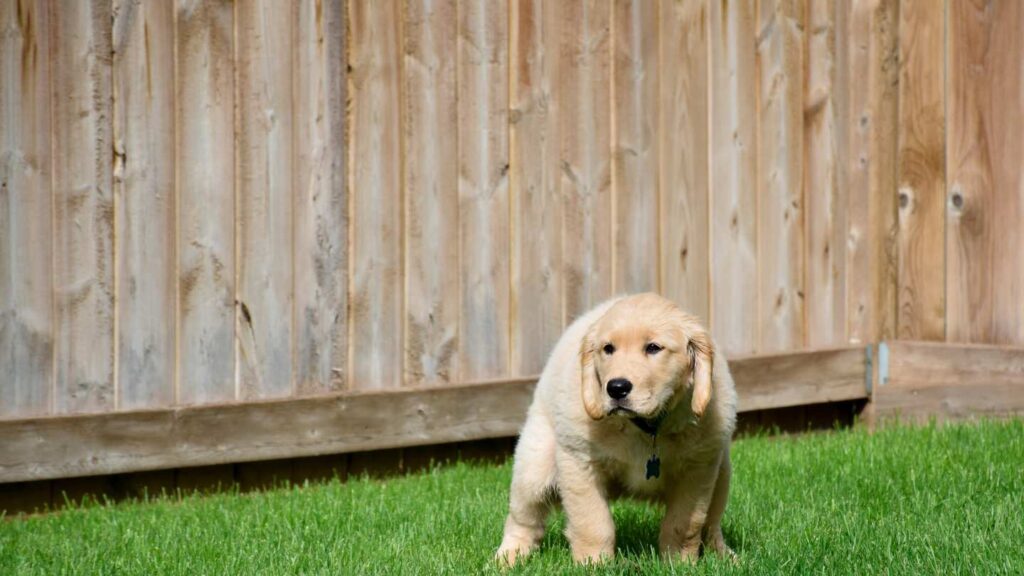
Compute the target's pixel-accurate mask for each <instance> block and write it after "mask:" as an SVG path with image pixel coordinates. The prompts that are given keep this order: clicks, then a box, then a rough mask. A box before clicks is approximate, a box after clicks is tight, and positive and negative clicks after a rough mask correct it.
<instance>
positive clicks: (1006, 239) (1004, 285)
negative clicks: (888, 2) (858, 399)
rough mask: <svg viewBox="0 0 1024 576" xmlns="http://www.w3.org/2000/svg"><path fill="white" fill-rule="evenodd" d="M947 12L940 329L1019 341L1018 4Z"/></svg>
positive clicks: (957, 5) (1023, 264) (956, 6)
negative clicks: (944, 306)
mask: <svg viewBox="0 0 1024 576" xmlns="http://www.w3.org/2000/svg"><path fill="white" fill-rule="evenodd" d="M949 15H950V22H949V80H948V84H947V89H946V93H947V94H948V95H949V102H948V110H949V138H948V143H947V145H948V149H947V154H948V156H947V158H948V160H947V162H948V164H947V166H948V170H949V184H948V186H949V190H948V195H949V201H948V205H949V208H948V210H949V212H948V216H947V218H948V220H947V226H948V234H947V236H946V239H947V244H946V254H947V255H948V256H947V257H948V266H947V270H946V297H947V299H948V301H947V303H948V317H947V322H948V325H947V327H948V331H947V336H948V338H949V340H952V341H957V342H976V343H978V342H984V343H997V344H1024V305H1022V303H1024V280H1022V278H1024V250H1022V249H1021V247H1022V246H1024V230H1022V227H1021V222H1024V171H1022V170H1021V165H1022V160H1024V143H1022V142H1021V137H1020V136H1021V134H1024V116H1022V114H1021V110H1022V109H1024V69H1022V67H1021V62H1022V60H1024V36H1022V34H1021V30H1022V29H1024V4H1022V3H1021V2H1014V1H1012V0H999V1H995V2H989V3H985V4H978V3H976V2H965V1H962V0H955V1H953V2H951V4H950V10H949Z"/></svg>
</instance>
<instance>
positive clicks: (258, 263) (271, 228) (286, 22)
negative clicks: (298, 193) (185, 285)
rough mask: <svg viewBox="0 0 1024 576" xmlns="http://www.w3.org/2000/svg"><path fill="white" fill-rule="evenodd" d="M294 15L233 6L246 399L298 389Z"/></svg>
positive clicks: (264, 6)
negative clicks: (295, 350)
mask: <svg viewBox="0 0 1024 576" xmlns="http://www.w3.org/2000/svg"><path fill="white" fill-rule="evenodd" d="M293 15H294V10H293V8H292V6H290V5H289V3H288V2H279V1H278V0H242V1H239V2H238V3H237V4H235V20H236V22H235V41H236V42H237V47H236V59H235V94H236V105H237V110H238V114H237V119H236V121H237V125H236V131H235V133H236V140H235V144H236V146H237V147H238V152H237V154H236V158H237V166H236V167H235V188H236V190H237V192H236V193H237V203H238V206H237V210H236V215H237V218H238V220H237V222H236V223H235V234H236V238H235V242H236V254H237V256H238V262H237V268H238V273H237V282H238V285H237V286H236V294H237V296H236V298H235V299H236V301H237V302H236V306H238V308H239V309H238V310H236V313H235V318H236V324H235V342H236V346H235V360H236V364H237V373H236V375H235V377H236V378H237V379H238V382H237V386H238V390H239V397H240V398H243V399H244V398H265V397H280V396H289V395H291V393H292V247H293V246H292V225H293V222H292V205H293V200H294V196H293V194H292V184H293V181H294V180H293V177H294V175H293V163H292V159H293V149H292V142H293V136H294V134H293V131H292V121H293V114H294V113H293V110H294V107H293V101H292V70H293V69H294V68H293V61H292V49H293V37H292V32H293V23H292V16H293Z"/></svg>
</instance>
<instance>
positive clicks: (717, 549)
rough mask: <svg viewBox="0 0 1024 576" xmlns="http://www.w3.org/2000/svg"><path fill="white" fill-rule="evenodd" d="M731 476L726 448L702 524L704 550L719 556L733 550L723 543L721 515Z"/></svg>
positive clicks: (727, 495)
mask: <svg viewBox="0 0 1024 576" xmlns="http://www.w3.org/2000/svg"><path fill="white" fill-rule="evenodd" d="M731 477H732V464H731V463H730V462H729V451H728V449H726V452H725V457H724V458H723V459H722V464H721V467H720V468H719V469H718V479H717V480H716V481H715V492H714V494H713V495H712V496H711V505H710V506H709V507H708V520H707V524H705V525H704V535H703V536H704V538H703V539H704V550H705V551H711V552H714V553H715V554H718V555H719V556H724V557H729V558H731V557H733V556H735V554H733V551H732V550H730V549H729V546H728V545H726V543H725V538H724V537H723V536H722V515H723V514H724V513H725V503H726V501H727V500H728V498H729V480H730V478H731Z"/></svg>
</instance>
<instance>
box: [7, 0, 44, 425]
mask: <svg viewBox="0 0 1024 576" xmlns="http://www.w3.org/2000/svg"><path fill="white" fill-rule="evenodd" d="M49 23H50V7H49V2H48V1H45V0H34V1H31V2H4V3H3V5H2V6H0V366H3V367H4V369H3V372H4V377H3V378H2V379H0V418H7V417H15V416H32V415H36V414H45V413H47V412H48V411H49V410H50V401H51V388H52V386H53V338H54V332H53V230H52V218H51V213H52V208H53V194H52V189H51V181H50V176H51V158H52V157H51V139H50V110H51V103H50V58H49V54H50V24H49Z"/></svg>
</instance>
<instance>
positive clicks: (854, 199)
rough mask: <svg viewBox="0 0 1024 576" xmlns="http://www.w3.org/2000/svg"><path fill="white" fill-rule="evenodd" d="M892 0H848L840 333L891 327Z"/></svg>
mask: <svg viewBox="0 0 1024 576" xmlns="http://www.w3.org/2000/svg"><path fill="white" fill-rule="evenodd" d="M897 29H898V22H897V2H896V1H895V0H853V1H852V6H851V8H850V14H849V30H850V34H849V36H848V42H849V46H848V54H847V58H848V66H849V73H848V82H849V88H848V93H849V95H848V97H849V102H848V108H847V118H846V119H844V123H845V124H846V128H845V131H846V137H847V138H848V139H849V141H848V143H847V145H846V146H845V149H846V159H845V162H846V163H847V168H846V171H845V178H846V183H845V184H846V186H847V191H848V194H847V201H848V204H847V206H846V211H847V217H848V231H847V234H848V239H847V255H846V294H847V302H846V304H847V339H848V340H849V341H850V342H873V341H877V340H881V339H886V338H891V337H892V336H893V334H895V330H896V261H895V241H896V240H895V232H896V226H897V224H896V194H895V193H894V191H895V190H896V151H897V139H896V125H897V106H896V104H897V97H898V77H899V70H898V66H897V61H896V59H897V57H898V54H897V52H898V42H897Z"/></svg>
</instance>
